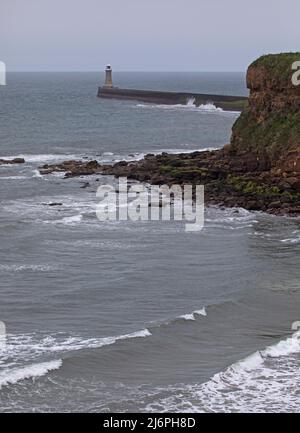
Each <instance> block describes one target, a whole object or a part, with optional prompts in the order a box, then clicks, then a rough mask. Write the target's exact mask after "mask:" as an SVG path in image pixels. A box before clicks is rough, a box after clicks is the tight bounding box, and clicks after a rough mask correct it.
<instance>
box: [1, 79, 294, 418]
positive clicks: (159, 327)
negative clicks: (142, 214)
mask: <svg viewBox="0 0 300 433" xmlns="http://www.w3.org/2000/svg"><path fill="white" fill-rule="evenodd" d="M114 79H115V82H116V84H118V85H119V86H120V87H127V88H140V89H154V90H156V89H157V90H174V91H187V92H199V93H200V92H201V93H217V94H232V95H239V94H240V95H247V89H246V86H245V81H244V75H243V74H241V73H223V74H220V73H119V74H115V76H114ZM102 82H103V76H102V75H101V74H96V73H15V74H14V73H11V74H8V79H7V86H5V87H4V86H1V87H0V119H1V123H0V158H4V157H16V156H23V157H24V158H25V161H26V162H25V164H20V165H14V166H12V165H5V166H4V165H2V166H0V204H1V207H0V239H1V241H0V242H1V243H0V248H1V249H0V321H2V322H4V323H5V325H6V336H2V337H1V338H0V411H1V412H24V411H26V412H41V411H43V412H69V411H74V412H83V411H87V412H111V411H113V412H129V411H130V412H139V411H140V412H143V411H144V412H145V411H148V412H159V411H162V412H169V411H175V412H179V411H181V412H193V411H195V412H276V411H279V412H298V411H299V407H300V389H299V386H300V332H299V331H298V330H297V329H298V325H299V324H297V323H294V322H296V321H298V320H300V311H299V310H300V308H299V306H300V284H299V277H300V257H299V252H300V220H299V219H292V218H287V217H275V216H270V215H267V214H264V213H257V212H256V213H255V212H248V211H246V210H243V209H224V208H219V207H207V209H206V212H205V227H204V229H203V230H202V231H201V232H197V233H187V232H185V230H184V223H183V222H179V221H177V222H175V221H169V222H166V221H152V222H151V221H144V222H139V221H136V222H134V221H115V222H114V221H104V222H100V221H99V220H98V219H97V217H96V213H95V209H96V206H97V201H98V200H97V197H96V189H97V186H98V185H101V184H104V183H111V184H114V183H115V182H116V181H115V180H114V179H113V178H111V177H107V178H105V177H102V176H86V177H81V178H73V179H63V173H59V174H49V175H46V176H41V175H40V174H39V171H38V167H39V166H41V165H43V164H46V163H54V162H59V161H63V160H67V159H83V158H88V159H97V160H98V161H99V162H103V163H105V162H106V163H109V162H114V161H119V160H122V159H126V160H135V159H138V158H141V157H143V155H145V154H146V153H150V152H151V153H160V152H163V151H166V152H187V151H195V150H201V149H207V148H218V147H221V146H222V145H224V144H225V143H228V141H229V138H230V132H231V127H232V125H233V123H234V121H235V120H236V118H237V117H238V115H239V113H234V112H223V111H221V110H217V109H215V108H214V107H213V106H211V105H210V104H208V105H205V106H202V107H199V108H196V107H194V105H193V103H192V101H190V103H188V105H187V106H178V105H177V106H156V105H151V104H143V103H138V102H134V101H130V102H128V101H117V100H101V99H98V98H97V97H96V93H97V86H98V85H101V83H102ZM85 182H89V186H88V187H87V188H81V187H82V186H85ZM51 202H52V203H53V202H57V203H61V206H48V204H49V203H51ZM292 328H293V329H292Z"/></svg>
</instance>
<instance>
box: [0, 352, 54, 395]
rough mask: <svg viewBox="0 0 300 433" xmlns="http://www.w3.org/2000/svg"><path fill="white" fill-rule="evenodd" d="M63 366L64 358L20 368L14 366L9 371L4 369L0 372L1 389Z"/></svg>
mask: <svg viewBox="0 0 300 433" xmlns="http://www.w3.org/2000/svg"><path fill="white" fill-rule="evenodd" d="M61 366H62V360H61V359H59V360H55V361H49V362H41V363H37V364H32V365H28V366H25V367H20V368H13V369H11V370H9V371H6V370H4V371H3V372H1V373H0V389H1V388H2V387H3V386H7V385H14V384H16V383H17V382H20V381H22V380H25V379H35V378H37V377H41V376H45V375H46V374H47V373H49V372H50V371H53V370H58V369H59V368H60V367H61Z"/></svg>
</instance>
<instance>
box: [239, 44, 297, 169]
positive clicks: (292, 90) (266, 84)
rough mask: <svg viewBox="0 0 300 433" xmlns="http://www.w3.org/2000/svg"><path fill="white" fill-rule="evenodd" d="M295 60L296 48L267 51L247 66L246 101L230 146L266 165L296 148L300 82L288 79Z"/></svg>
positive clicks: (273, 162) (273, 164)
mask: <svg viewBox="0 0 300 433" xmlns="http://www.w3.org/2000/svg"><path fill="white" fill-rule="evenodd" d="M295 61H300V52H299V53H283V54H270V55H266V56H262V57H260V58H259V59H257V60H255V62H253V63H252V64H251V65H250V66H249V68H248V72H247V86H248V88H249V89H250V96H249V105H248V107H247V108H246V109H245V110H244V111H243V112H242V114H241V116H240V117H239V118H238V119H237V121H236V122H235V124H234V126H233V129H232V137H231V149H232V151H233V152H234V153H236V154H238V155H241V154H245V153H251V154H252V155H255V156H257V157H258V158H263V159H264V160H265V168H266V169H267V168H268V167H270V166H277V165H278V162H279V160H281V161H282V160H284V158H285V157H286V156H287V155H288V154H289V153H290V152H291V151H293V152H299V151H300V86H295V85H293V83H292V75H293V73H294V70H293V69H292V65H293V63H294V62H295ZM299 155H300V153H299ZM294 158H296V159H298V157H297V156H295V155H294ZM296 159H295V161H296Z"/></svg>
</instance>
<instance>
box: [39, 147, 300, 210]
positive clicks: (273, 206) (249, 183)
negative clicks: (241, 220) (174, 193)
mask: <svg viewBox="0 0 300 433" xmlns="http://www.w3.org/2000/svg"><path fill="white" fill-rule="evenodd" d="M255 164H257V160H254V159H251V158H249V157H248V158H246V157H244V158H242V159H241V158H240V157H234V156H233V155H230V148H228V147H226V146H225V147H224V148H223V149H220V150H215V151H204V152H193V153H181V154H167V153H162V154H160V155H152V154H148V155H146V156H145V158H144V159H142V160H140V161H131V162H128V161H121V162H118V163H116V164H114V165H101V164H99V163H98V162H97V161H96V160H94V161H89V162H86V161H65V162H62V163H60V164H52V165H48V164H46V165H43V166H42V167H40V173H41V174H42V175H45V174H50V173H52V172H64V173H65V176H64V177H65V178H71V177H77V176H86V175H112V176H115V177H121V176H125V177H127V178H128V179H132V180H137V181H140V182H147V183H150V184H155V185H162V184H166V185H169V186H172V185H174V184H179V185H183V184H192V185H196V184H201V185H205V202H206V204H215V205H220V206H226V207H243V208H245V209H248V210H261V211H264V212H268V213H272V214H276V215H285V214H286V215H292V216H299V215H300V178H299V177H295V176H292V175H291V174H289V173H282V172H281V171H278V170H276V169H275V170H268V171H265V170H260V169H259V167H257V169H256V170H255V171H251V170H250V168H251V167H252V168H253V166H254V165H255Z"/></svg>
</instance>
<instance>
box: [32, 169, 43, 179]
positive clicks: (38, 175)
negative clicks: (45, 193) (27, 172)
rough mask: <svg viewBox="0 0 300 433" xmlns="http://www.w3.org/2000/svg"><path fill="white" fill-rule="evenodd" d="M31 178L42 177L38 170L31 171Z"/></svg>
mask: <svg viewBox="0 0 300 433" xmlns="http://www.w3.org/2000/svg"><path fill="white" fill-rule="evenodd" d="M32 177H38V178H42V177H43V176H42V175H41V173H40V171H39V170H33V175H32Z"/></svg>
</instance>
